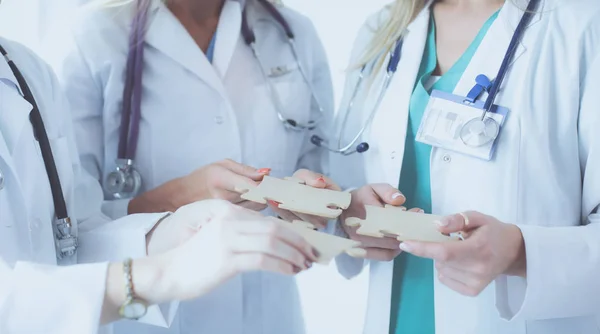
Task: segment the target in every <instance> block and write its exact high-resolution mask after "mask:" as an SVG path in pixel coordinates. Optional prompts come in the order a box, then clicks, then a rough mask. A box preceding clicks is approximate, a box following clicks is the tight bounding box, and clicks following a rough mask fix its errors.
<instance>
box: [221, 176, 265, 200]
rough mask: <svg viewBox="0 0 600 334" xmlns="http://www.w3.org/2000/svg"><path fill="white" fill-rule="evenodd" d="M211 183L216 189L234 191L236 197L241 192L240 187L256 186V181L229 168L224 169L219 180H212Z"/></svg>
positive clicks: (251, 187)
mask: <svg viewBox="0 0 600 334" xmlns="http://www.w3.org/2000/svg"><path fill="white" fill-rule="evenodd" d="M213 184H214V185H215V187H216V188H217V189H220V190H226V191H228V192H232V193H235V194H237V195H238V197H239V196H240V195H241V194H242V193H243V191H241V190H240V189H253V188H256V187H257V186H258V182H257V181H254V180H253V179H251V178H249V177H246V176H244V175H240V174H237V173H235V172H233V171H231V170H229V169H225V172H224V173H223V174H222V175H221V177H220V178H219V180H216V181H214V182H213ZM230 196H233V195H230Z"/></svg>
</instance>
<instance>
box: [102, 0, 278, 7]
mask: <svg viewBox="0 0 600 334" xmlns="http://www.w3.org/2000/svg"><path fill="white" fill-rule="evenodd" d="M135 1H136V0H94V1H92V4H96V5H100V6H103V7H120V6H125V5H129V4H131V3H133V2H135ZM150 1H157V2H167V1H169V0H150ZM267 1H269V2H270V3H272V4H274V5H282V4H283V1H282V0H267Z"/></svg>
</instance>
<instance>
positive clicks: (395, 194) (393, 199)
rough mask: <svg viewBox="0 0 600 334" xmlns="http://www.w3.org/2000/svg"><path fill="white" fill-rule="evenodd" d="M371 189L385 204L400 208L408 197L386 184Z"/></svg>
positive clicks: (378, 184)
mask: <svg viewBox="0 0 600 334" xmlns="http://www.w3.org/2000/svg"><path fill="white" fill-rule="evenodd" d="M371 188H372V189H373V192H374V193H375V195H377V197H379V198H380V199H381V201H382V202H383V203H385V204H390V205H394V206H400V205H402V204H404V202H406V197H404V195H403V194H402V193H401V192H400V191H399V190H398V189H396V188H394V187H392V186H391V185H389V184H386V183H376V184H372V185H371Z"/></svg>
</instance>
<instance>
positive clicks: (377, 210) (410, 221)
mask: <svg viewBox="0 0 600 334" xmlns="http://www.w3.org/2000/svg"><path fill="white" fill-rule="evenodd" d="M365 209H366V213H367V215H366V217H367V218H366V219H364V220H363V219H358V218H348V219H346V222H345V223H346V225H348V226H354V227H356V226H359V228H358V229H357V231H356V233H358V234H360V235H365V236H370V237H376V238H383V237H390V236H392V237H395V238H396V239H398V240H399V241H408V240H415V241H428V242H447V241H455V240H459V238H458V237H449V236H446V235H443V234H441V233H440V232H439V231H438V230H437V226H436V224H435V221H437V220H439V219H440V218H441V217H439V216H436V215H430V214H424V213H416V212H410V211H404V210H402V209H401V208H399V207H395V206H390V205H388V206H386V207H384V208H382V207H376V206H370V205H366V206H365Z"/></svg>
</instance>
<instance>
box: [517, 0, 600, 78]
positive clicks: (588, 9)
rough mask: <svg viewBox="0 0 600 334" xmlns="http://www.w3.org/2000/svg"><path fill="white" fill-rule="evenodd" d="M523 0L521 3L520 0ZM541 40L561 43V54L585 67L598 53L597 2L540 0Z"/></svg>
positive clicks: (599, 20) (599, 13) (599, 5)
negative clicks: (541, 2) (541, 0)
mask: <svg viewBox="0 0 600 334" xmlns="http://www.w3.org/2000/svg"><path fill="white" fill-rule="evenodd" d="M521 1H523V0H521ZM543 1H544V4H543V7H542V8H541V9H540V14H539V15H541V17H542V20H544V21H546V24H544V25H542V26H541V29H543V32H542V33H541V34H542V36H544V37H543V38H544V39H545V40H546V41H549V42H550V43H554V44H556V43H560V44H561V48H560V50H562V52H564V53H565V54H567V55H570V57H571V59H573V60H574V61H576V62H579V63H580V66H584V67H585V66H587V65H589V64H590V63H591V62H592V61H595V60H596V59H599V58H598V55H599V54H600V1H598V0H543Z"/></svg>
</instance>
